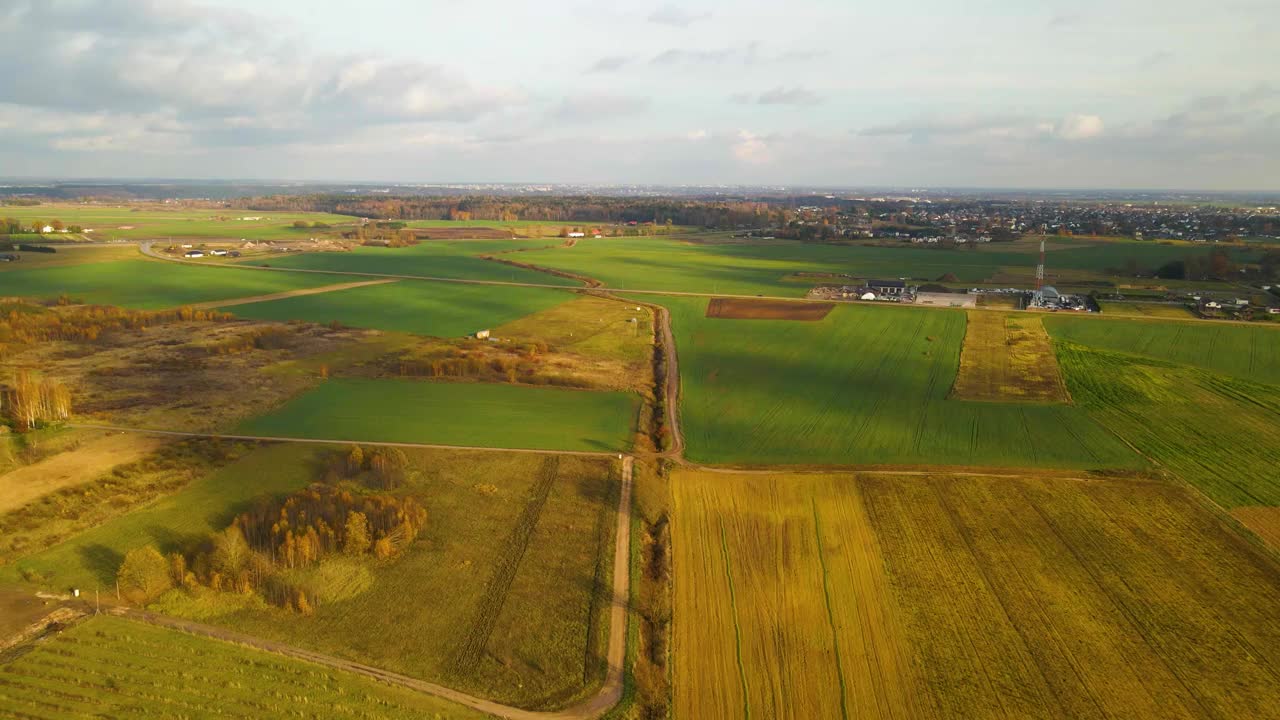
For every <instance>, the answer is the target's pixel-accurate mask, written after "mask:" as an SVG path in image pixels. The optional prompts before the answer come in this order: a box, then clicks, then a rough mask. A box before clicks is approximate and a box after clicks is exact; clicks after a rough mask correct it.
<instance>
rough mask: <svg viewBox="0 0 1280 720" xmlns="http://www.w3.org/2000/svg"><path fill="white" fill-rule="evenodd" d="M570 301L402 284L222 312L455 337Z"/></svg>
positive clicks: (538, 293)
mask: <svg viewBox="0 0 1280 720" xmlns="http://www.w3.org/2000/svg"><path fill="white" fill-rule="evenodd" d="M245 272H250V271H245ZM251 274H256V275H269V276H272V277H275V276H280V275H283V276H286V277H296V276H298V275H303V276H304V277H308V278H328V279H329V280H330V281H332V280H333V279H334V277H335V276H326V275H310V274H303V273H267V272H253V273H251ZM573 297H574V296H573V295H572V294H570V293H567V292H563V291H560V290H548V289H544V288H527V287H513V288H503V289H501V290H497V289H494V288H492V287H487V286H484V285H465V284H461V283H444V282H419V281H414V280H404V281H400V282H392V283H383V284H378V285H365V286H363V287H357V288H350V289H347V290H337V291H334V292H327V293H320V294H316V295H304V296H299V297H289V298H283V299H280V300H268V301H266V302H256V303H250V304H248V305H236V306H233V307H229V308H227V310H228V311H229V312H231V313H233V314H235V315H237V316H239V317H245V318H252V319H255V320H280V321H289V320H306V321H309V322H316V323H326V324H327V323H330V322H338V323H341V324H343V325H347V326H350V327H360V328H372V329H375V330H392V331H398V332H408V333H414V334H417V335H431V336H435V337H461V336H463V335H467V334H470V333H474V332H476V331H477V330H483V329H486V328H491V327H495V326H497V325H502V324H503V323H507V322H511V321H513V320H517V319H519V318H521V317H524V316H525V315H528V314H530V313H534V312H538V311H540V310H545V309H547V308H551V307H555V306H556V305H559V304H560V303H563V302H568V301H569V300H572V299H573Z"/></svg>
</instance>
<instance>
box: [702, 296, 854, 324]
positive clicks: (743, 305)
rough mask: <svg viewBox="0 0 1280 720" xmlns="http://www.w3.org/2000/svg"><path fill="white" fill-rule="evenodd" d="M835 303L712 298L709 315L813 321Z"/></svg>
mask: <svg viewBox="0 0 1280 720" xmlns="http://www.w3.org/2000/svg"><path fill="white" fill-rule="evenodd" d="M834 307H835V304H834V303H802V302H787V301H785V300H744V299H741V298H712V299H711V302H710V303H708V304H707V317H709V318H720V319H723V320H802V321H806V322H813V321H816V320H821V319H823V318H825V317H826V316H827V313H829V312H831V310H832V308H834Z"/></svg>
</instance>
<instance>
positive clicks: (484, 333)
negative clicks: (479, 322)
mask: <svg viewBox="0 0 1280 720" xmlns="http://www.w3.org/2000/svg"><path fill="white" fill-rule="evenodd" d="M489 335H490V332H489V331H488V330H477V331H476V339H477V340H485V339H487V338H488V337H489Z"/></svg>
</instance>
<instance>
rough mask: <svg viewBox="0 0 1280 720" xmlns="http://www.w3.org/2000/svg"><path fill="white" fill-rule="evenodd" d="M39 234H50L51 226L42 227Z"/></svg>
mask: <svg viewBox="0 0 1280 720" xmlns="http://www.w3.org/2000/svg"><path fill="white" fill-rule="evenodd" d="M40 232H42V233H51V232H53V226H52V225H45V226H44V227H42V228H40Z"/></svg>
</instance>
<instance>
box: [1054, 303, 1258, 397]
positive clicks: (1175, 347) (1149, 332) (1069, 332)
mask: <svg viewBox="0 0 1280 720" xmlns="http://www.w3.org/2000/svg"><path fill="white" fill-rule="evenodd" d="M1044 326H1045V329H1046V330H1048V331H1049V334H1050V335H1052V336H1053V337H1054V338H1055V339H1058V340H1068V341H1070V342H1073V343H1077V344H1079V345H1088V346H1089V347H1096V348H1102V349H1105V350H1117V351H1120V352H1126V353H1134V354H1137V355H1144V356H1146V357H1150V358H1155V359H1158V360H1169V361H1171V362H1176V363H1181V364H1184V365H1193V366H1195V367H1200V368H1204V369H1206V370H1213V371H1215V372H1220V373H1225V374H1227V375H1233V376H1235V377H1240V378H1245V379H1248V380H1256V381H1259V382H1267V383H1273V384H1280V328H1274V327H1268V326H1249V325H1230V324H1225V323H1209V322H1201V323H1188V322H1176V323H1175V322H1159V321H1149V320H1118V319H1109V318H1083V317H1069V316H1063V315H1056V316H1050V317H1046V318H1045V319H1044Z"/></svg>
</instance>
